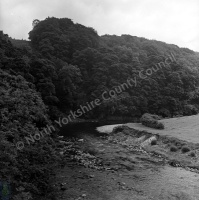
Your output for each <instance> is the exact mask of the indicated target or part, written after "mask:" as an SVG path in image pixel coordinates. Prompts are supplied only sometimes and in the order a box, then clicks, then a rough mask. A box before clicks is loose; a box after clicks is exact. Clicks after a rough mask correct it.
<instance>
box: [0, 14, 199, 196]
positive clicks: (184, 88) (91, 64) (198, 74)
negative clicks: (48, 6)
mask: <svg viewBox="0 0 199 200" xmlns="http://www.w3.org/2000/svg"><path fill="white" fill-rule="evenodd" d="M29 39H30V41H25V40H14V39H11V38H9V37H8V36H7V35H5V34H3V33H2V32H1V33H0V94H1V95H0V107H1V117H0V121H1V130H0V131H1V134H0V137H1V140H0V148H1V152H4V153H1V159H0V171H1V179H9V180H11V183H12V184H13V185H14V188H18V187H19V186H22V192H21V191H20V192H19V191H17V190H16V191H14V193H15V194H16V199H17V198H21V197H18V196H19V195H22V194H23V195H33V196H36V195H45V193H49V191H50V190H51V188H50V186H49V177H50V173H51V171H52V167H53V166H54V165H53V163H54V162H55V160H58V156H57V155H56V153H55V151H54V146H55V144H54V142H53V140H51V139H50V137H45V138H43V139H41V140H39V141H38V142H35V143H34V144H32V145H31V146H26V147H24V149H23V151H18V153H17V154H16V152H15V153H13V151H14V150H13V149H14V147H13V146H14V145H15V144H16V142H17V141H20V140H23V139H24V137H27V136H29V135H30V134H32V135H33V134H35V132H36V131H38V130H41V129H42V128H44V127H46V126H47V125H48V124H51V121H52V120H55V119H57V118H59V117H60V116H61V113H64V114H68V113H69V112H70V110H73V111H75V110H77V109H78V108H79V107H80V106H84V105H86V104H87V102H91V101H94V100H95V99H96V98H99V97H101V96H102V94H103V92H105V91H107V95H108V94H109V91H111V90H114V88H115V87H117V86H120V85H121V84H123V83H126V82H127V80H128V79H129V78H132V79H134V80H135V79H136V84H135V86H133V87H129V88H126V89H125V90H123V91H122V92H123V94H125V98H112V100H111V101H107V102H104V103H101V104H100V105H99V106H97V107H96V108H95V109H92V110H91V111H90V112H87V113H85V114H84V115H82V116H81V118H98V119H105V118H107V117H129V118H132V119H133V118H137V117H140V116H141V115H142V114H144V113H146V112H147V113H152V114H158V115H162V116H163V117H172V116H176V115H192V114H196V113H197V112H198V109H199V87H198V86H199V53H196V52H194V51H192V50H189V49H187V48H179V47H178V46H176V45H173V44H166V43H164V42H159V41H155V40H147V39H145V38H140V37H136V36H130V35H122V36H116V35H104V36H99V35H98V34H97V32H96V31H95V30H94V29H93V28H89V27H85V26H83V25H81V24H74V23H73V21H72V20H70V19H67V18H64V19H57V18H54V17H52V18H47V19H45V20H43V21H39V20H34V21H33V29H32V30H31V31H30V33H29ZM170 55H173V58H174V57H175V60H174V61H173V62H171V63H170V64H169V65H167V66H166V67H164V66H163V67H160V65H157V64H158V63H163V62H165V59H166V58H168V56H170ZM157 66H159V68H157ZM151 72H153V73H152V74H151ZM140 74H141V75H142V76H140ZM142 77H146V78H142ZM17 195H18V196H17ZM26 199H27V198H26Z"/></svg>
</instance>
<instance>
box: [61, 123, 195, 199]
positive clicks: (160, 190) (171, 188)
mask: <svg viewBox="0 0 199 200" xmlns="http://www.w3.org/2000/svg"><path fill="white" fill-rule="evenodd" d="M107 124H108V122H107ZM99 125H104V123H103V124H101V123H100V124H99V123H79V124H71V125H68V126H66V127H64V128H63V129H62V130H61V132H60V135H64V136H70V137H71V136H72V137H73V136H74V137H79V138H83V136H89V137H94V138H98V136H99V133H98V132H97V131H96V127H97V126H99ZM99 141H100V138H99ZM101 142H102V144H103V145H104V147H105V146H106V145H107V143H103V141H101ZM108 153H111V154H112V158H113V159H114V156H115V157H116V156H118V153H117V155H116V154H115V155H114V152H113V151H112V152H111V151H110V150H109V152H108V151H107V154H108ZM120 153H122V154H125V152H120ZM124 157H126V158H127V160H128V161H129V160H130V159H131V157H133V159H134V163H136V162H137V161H138V160H139V159H140V157H139V155H136V154H134V155H133V154H132V153H131V154H128V155H125V156H124ZM135 158H137V161H136V160H135ZM115 160H117V159H115ZM123 160H124V159H123ZM135 166H136V167H134V168H133V169H132V170H129V171H128V172H125V174H124V175H125V176H126V177H128V179H129V180H130V183H129V184H131V185H132V186H133V187H134V188H136V189H137V190H138V191H142V192H143V193H144V195H145V196H147V198H146V199H149V200H150V199H154V200H199V174H198V173H195V172H191V171H188V170H186V169H183V168H180V167H171V166H169V165H156V164H155V163H154V164H153V163H150V164H149V163H148V161H147V159H142V161H141V162H137V163H136V164H135ZM135 177H136V178H135Z"/></svg>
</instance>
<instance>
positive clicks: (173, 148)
mask: <svg viewBox="0 0 199 200" xmlns="http://www.w3.org/2000/svg"><path fill="white" fill-rule="evenodd" d="M177 150H178V148H177V147H176V146H171V147H170V151H171V152H176V151H177Z"/></svg>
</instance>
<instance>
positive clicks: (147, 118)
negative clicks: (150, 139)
mask: <svg viewBox="0 0 199 200" xmlns="http://www.w3.org/2000/svg"><path fill="white" fill-rule="evenodd" d="M159 119H161V117H159V116H158V115H151V114H149V113H145V114H144V115H143V116H142V117H141V123H142V124H143V125H144V126H147V127H150V128H155V129H164V125H163V124H162V123H161V122H158V121H157V120H159Z"/></svg>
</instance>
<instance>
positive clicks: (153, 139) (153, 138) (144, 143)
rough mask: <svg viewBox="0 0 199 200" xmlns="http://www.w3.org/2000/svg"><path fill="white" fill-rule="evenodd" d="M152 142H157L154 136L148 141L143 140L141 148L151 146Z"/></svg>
mask: <svg viewBox="0 0 199 200" xmlns="http://www.w3.org/2000/svg"><path fill="white" fill-rule="evenodd" d="M152 141H157V138H156V136H152V137H150V138H149V139H147V140H145V141H144V142H142V143H141V145H140V146H141V147H144V146H147V145H149V144H151V142H152Z"/></svg>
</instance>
